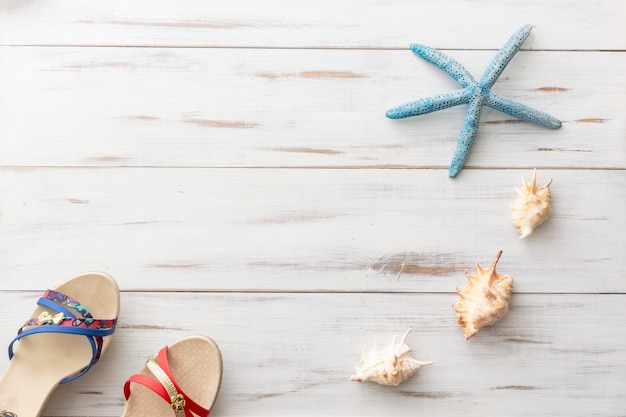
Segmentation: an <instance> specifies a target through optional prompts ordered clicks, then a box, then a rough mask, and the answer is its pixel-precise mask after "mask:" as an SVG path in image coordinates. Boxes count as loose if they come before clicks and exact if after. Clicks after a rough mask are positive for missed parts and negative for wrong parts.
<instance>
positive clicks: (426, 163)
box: [0, 0, 626, 417]
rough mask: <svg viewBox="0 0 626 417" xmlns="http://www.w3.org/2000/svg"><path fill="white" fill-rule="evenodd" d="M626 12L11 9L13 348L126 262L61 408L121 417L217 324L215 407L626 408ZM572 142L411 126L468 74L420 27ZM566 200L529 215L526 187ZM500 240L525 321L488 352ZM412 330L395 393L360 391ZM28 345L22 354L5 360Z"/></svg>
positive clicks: (3, 290)
mask: <svg viewBox="0 0 626 417" xmlns="http://www.w3.org/2000/svg"><path fill="white" fill-rule="evenodd" d="M624 21H626V6H625V5H624V3H623V2H621V1H620V0H604V1H593V2H591V1H583V0H577V1H567V2H564V1H540V0H532V1H530V0H526V1H523V2H521V1H500V2H489V1H471V2H470V1H460V0H457V1H452V0H449V1H421V2H415V1H361V2H354V1H344V0H333V1H316V2H310V3H306V2H290V1H278V0H273V1H265V2H258V1H252V0H239V1H228V2H216V1H185V2H174V1H166V2H156V3H155V2H149V1H132V2H120V1H107V2H104V1H92V2H84V1H78V0H62V1H55V2H42V1H35V0H30V1H28V0H24V1H18V0H2V1H0V135H1V137H0V237H1V238H0V272H1V273H2V279H1V282H2V284H1V287H0V303H2V305H3V306H4V310H3V314H2V316H1V318H0V324H1V326H0V341H2V343H4V344H5V345H6V344H8V343H9V341H10V340H11V338H12V337H13V334H14V332H15V331H16V330H17V327H18V326H19V325H20V324H21V323H22V322H23V320H24V319H25V318H26V316H27V315H28V314H29V313H30V311H31V310H32V305H33V303H34V302H35V300H36V299H37V297H38V295H39V293H40V292H41V291H42V290H44V289H46V288H48V287H51V286H54V285H56V284H57V283H59V282H60V281H62V280H64V279H65V278H67V277H69V276H71V275H74V274H76V273H79V272H83V271H85V270H102V271H105V272H108V273H110V274H111V275H113V276H114V277H115V278H116V279H117V281H118V283H119V285H120V287H121V289H122V291H123V293H122V302H123V305H122V314H121V317H120V325H119V330H118V332H117V333H116V336H115V341H114V343H113V344H112V347H111V350H110V351H109V352H107V354H106V356H105V357H104V358H103V359H102V362H101V363H100V364H98V365H97V367H95V368H94V369H93V370H91V371H90V372H89V373H88V374H87V375H86V376H84V377H83V378H81V380H80V382H79V381H77V382H75V383H70V384H67V385H64V386H62V387H60V388H59V389H58V390H57V391H56V392H55V394H54V395H53V397H52V398H51V400H50V402H49V403H48V406H47V407H46V410H45V412H44V416H47V417H50V416H83V417H84V416H87V417H96V416H107V417H112V416H119V415H121V412H122V409H123V405H124V400H123V395H122V385H123V382H124V380H125V379H126V378H127V377H128V376H129V375H130V374H131V373H133V372H135V371H137V370H139V369H140V368H141V366H142V363H143V361H144V359H145V357H147V356H148V355H151V354H153V353H154V352H156V351H157V350H158V349H159V348H160V347H161V346H163V345H165V344H168V343H170V342H172V341H174V340H177V339H178V338H180V337H183V336H185V335H188V334H190V333H202V334H206V335H208V336H211V337H212V338H214V339H215V340H216V342H217V343H218V344H219V345H220V347H221V349H222V353H223V356H224V361H225V367H224V379H223V381H224V383H223V387H222V390H221V392H220V396H219V398H218V401H217V404H216V406H215V408H214V410H213V413H212V415H215V416H255V415H268V416H269V415H272V416H278V415H285V416H293V415H316V416H331V415H332V416H335V415H354V416H357V415H358V416H379V415H398V416H413V415H430V416H502V415H512V416H528V415H542V416H626V399H624V395H623V392H624V387H626V318H625V317H626V306H625V305H626V295H625V294H626V284H625V282H626V272H625V271H626V261H624V255H625V254H626V237H625V236H626V214H625V213H626V188H625V187H624V183H625V182H626V80H625V78H624V73H625V72H626V56H625V51H626V29H624V26H623V25H624ZM524 23H532V24H533V25H535V27H534V29H533V32H532V34H531V36H530V38H529V39H528V41H527V42H526V44H525V46H524V50H523V51H521V52H519V53H518V54H517V55H516V57H515V58H514V59H513V60H512V62H511V63H510V64H509V66H508V68H507V69H506V71H505V72H504V74H503V76H502V78H501V79H500V80H499V82H498V83H497V84H496V85H495V87H494V89H495V90H496V91H498V92H500V93H502V94H505V95H507V96H510V97H511V98H513V99H516V100H519V101H523V102H525V103H527V104H529V105H531V106H533V107H536V108H539V109H541V110H544V111H547V112H549V113H551V114H553V115H555V116H557V117H559V118H560V119H561V120H563V122H564V123H563V128H562V129H560V130H558V131H549V130H544V129H541V128H538V127H535V126H531V125H528V124H525V123H517V122H516V121H514V120H512V119H510V118H509V117H508V116H505V115H503V114H501V113H498V112H496V111H491V110H486V111H485V112H484V116H483V120H482V125H481V129H480V133H479V138H478V140H477V143H476V144H475V146H474V149H473V152H472V155H471V156H470V159H469V161H468V166H467V167H466V168H465V169H464V170H463V172H462V173H461V174H460V176H459V177H458V178H456V179H454V180H452V179H450V178H448V177H447V166H448V163H449V161H450V158H451V156H452V152H453V149H454V146H455V142H456V138H457V135H458V130H459V128H460V125H461V123H462V119H463V114H464V110H465V109H464V108H463V107H457V108H453V109H448V110H446V111H442V112H438V113H434V114H431V115H427V116H422V117H420V118H410V119H406V120H400V121H397V120H396V121H391V120H388V119H386V118H385V117H384V113H385V111H386V110H387V109H388V108H389V107H392V106H395V105H397V104H400V103H403V102H406V101H410V100H413V99H417V98H419V97H423V96H427V95H431V94H435V93H440V92H444V91H448V90H450V89H453V88H455V87H456V85H455V83H454V82H453V81H452V80H450V79H449V78H448V77H447V76H446V75H445V74H443V73H442V72H441V71H439V70H437V69H436V68H434V67H432V66H431V65H430V64H427V63H425V62H424V61H422V60H420V59H419V58H417V57H415V56H414V55H413V54H412V53H411V52H410V50H409V49H408V45H409V44H410V43H412V42H420V43H424V44H427V45H431V46H434V47H438V48H442V49H445V50H446V53H448V54H450V55H451V56H453V57H455V58H457V59H458V60H459V61H460V62H461V63H463V64H464V65H466V66H467V67H468V69H469V70H470V71H471V72H472V73H474V74H475V75H477V76H478V75H480V74H481V73H482V71H483V69H484V67H485V65H486V64H487V63H488V62H489V60H490V59H491V57H492V56H493V54H494V52H495V50H496V49H498V48H499V47H500V46H501V44H502V43H503V42H504V41H505V40H506V38H507V37H508V36H509V35H510V34H511V33H512V32H513V31H514V30H515V29H516V28H517V27H518V26H520V25H521V24H524ZM535 167H537V168H538V177H539V182H542V183H543V182H546V181H547V180H548V179H549V178H554V183H553V185H552V191H553V200H554V212H553V214H552V217H551V218H550V220H549V221H548V222H547V223H546V224H544V225H543V226H542V227H541V228H539V229H538V230H537V232H536V233H535V234H533V235H532V236H530V237H529V238H528V239H526V240H522V241H520V240H518V238H517V233H516V231H515V230H514V228H513V226H512V224H511V223H510V204H511V203H512V202H513V201H514V199H515V191H514V188H515V187H519V185H520V184H521V178H522V175H524V176H526V178H529V177H530V175H531V173H532V169H533V168H535ZM499 249H502V250H503V251H504V254H503V256H502V259H501V261H500V263H499V270H500V271H501V272H503V273H507V274H510V275H513V276H514V278H515V290H514V296H513V300H512V305H511V312H510V314H509V315H508V316H507V317H506V318H505V319H503V320H502V321H501V322H499V323H498V324H497V325H495V326H492V327H490V328H486V329H483V330H482V331H481V332H480V333H479V334H478V335H477V336H475V337H474V338H473V339H471V340H470V341H467V342H466V341H464V340H463V336H462V332H461V330H460V329H459V328H458V327H457V326H456V323H455V314H454V311H453V310H452V308H451V305H452V304H453V303H454V302H455V301H456V298H457V296H456V295H455V293H454V288H455V287H456V286H463V285H465V277H464V275H463V270H465V269H466V268H470V269H471V268H472V267H473V263H474V262H476V261H478V262H480V263H481V264H489V263H490V262H491V260H492V259H493V257H494V256H495V254H496V252H497V251H498V250H499ZM408 327H413V328H414V332H413V333H412V334H411V336H410V337H409V344H410V345H411V346H412V347H413V348H414V351H415V355H416V357H417V358H418V359H422V360H433V361H435V364H434V365H433V366H430V367H427V368H423V369H422V370H420V372H419V373H418V375H416V376H415V377H413V378H412V379H410V380H409V381H407V382H405V383H404V384H403V385H401V386H399V387H396V388H389V387H382V386H378V385H374V384H358V383H354V382H350V381H349V376H350V375H351V373H352V372H353V367H354V365H355V364H356V363H357V362H358V360H359V356H360V351H361V349H362V348H363V347H365V346H369V345H371V344H373V342H374V340H375V339H380V340H381V341H383V342H388V341H389V340H390V339H391V338H392V336H393V335H394V334H401V333H403V332H404V331H405V330H406V329H407V328H408ZM7 361H8V359H7V358H6V357H0V367H1V368H2V369H4V367H5V366H6V364H7Z"/></svg>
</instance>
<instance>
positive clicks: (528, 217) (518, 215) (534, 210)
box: [511, 169, 552, 239]
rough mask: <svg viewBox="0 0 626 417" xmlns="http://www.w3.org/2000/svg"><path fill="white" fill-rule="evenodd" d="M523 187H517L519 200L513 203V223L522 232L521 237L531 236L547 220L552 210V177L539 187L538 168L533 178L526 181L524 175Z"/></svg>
mask: <svg viewBox="0 0 626 417" xmlns="http://www.w3.org/2000/svg"><path fill="white" fill-rule="evenodd" d="M522 184H523V188H521V189H519V190H518V189H516V191H517V200H516V201H515V204H514V205H513V207H512V208H513V213H512V216H511V217H512V219H513V224H514V225H515V227H516V228H517V231H518V232H519V234H520V237H519V238H520V239H524V238H525V237H528V236H530V234H531V233H532V232H533V230H535V228H536V227H537V226H539V225H540V224H541V223H543V222H545V221H546V220H547V218H548V216H550V213H551V212H552V206H551V204H550V184H552V178H550V181H548V183H547V184H546V185H544V186H543V187H537V170H536V169H535V170H534V171H533V178H532V179H531V180H530V182H526V181H525V180H524V177H522Z"/></svg>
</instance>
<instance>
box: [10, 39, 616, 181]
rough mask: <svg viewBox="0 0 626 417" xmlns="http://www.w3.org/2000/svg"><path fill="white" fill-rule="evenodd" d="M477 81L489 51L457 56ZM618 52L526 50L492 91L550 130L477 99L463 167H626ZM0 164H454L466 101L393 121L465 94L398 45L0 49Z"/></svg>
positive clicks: (328, 165)
mask: <svg viewBox="0 0 626 417" xmlns="http://www.w3.org/2000/svg"><path fill="white" fill-rule="evenodd" d="M450 54H451V55H452V56H454V57H455V58H457V59H458V60H459V61H460V62H463V63H464V64H466V65H467V66H468V69H469V70H470V71H472V72H473V73H474V74H475V75H476V76H477V77H478V76H480V74H481V73H482V72H483V70H484V68H485V66H486V65H487V63H488V62H489V60H490V59H491V58H492V56H493V52H492V51H458V50H457V51H450ZM624 72H626V56H624V54H621V53H609V52H583V53H581V52H543V51H542V52H521V53H519V54H518V55H517V56H516V57H515V58H514V59H513V61H512V62H511V64H510V65H509V67H508V68H507V69H506V71H505V72H504V74H503V77H502V79H501V80H500V81H499V82H498V83H496V85H495V87H494V90H495V91H497V92H499V93H501V94H504V95H506V96H509V97H511V98H513V99H515V100H519V101H521V102H523V103H527V104H529V105H531V106H533V107H536V108H538V109H541V110H543V111H546V112H549V113H551V114H553V115H555V116H556V117H559V118H560V119H561V120H563V127H562V128H561V129H559V130H550V129H544V128H541V127H538V126H534V125H530V124H527V123H521V122H520V123H515V122H516V121H515V120H514V119H512V118H510V117H509V116H506V115H504V114H502V113H500V112H497V111H495V110H491V109H489V108H485V111H484V115H483V118H482V125H481V128H480V132H479V136H478V138H477V142H476V144H475V146H474V149H473V151H472V154H471V155H470V158H469V160H468V162H467V165H468V166H469V167H501V168H510V167H515V168H527V169H530V168H533V167H559V168H624V167H626V141H625V140H624V136H625V134H624V126H626V112H625V111H624V108H626V79H625V78H624V77H623V74H624ZM0 73H1V74H2V77H0V91H2V94H1V95H0V108H1V109H2V111H1V112H0V125H1V126H2V127H3V138H5V140H3V141H2V142H0V164H2V165H34V166H50V165H51V166H64V165H67V166H85V165H87V166H102V165H110V166H120V165H121V166H191V167H209V166H222V167H224V166H226V167H241V166H246V167H259V166H264V167H267V166H270V167H271V166H274V167H276V166H278V167H361V166H369V167H371V166H378V167H388V166H403V167H404V166H406V167H438V168H443V167H447V166H448V164H449V163H450V160H451V158H452V154H453V151H454V148H455V146H456V141H457V138H458V135H459V131H460V128H461V125H462V123H463V118H464V113H465V107H466V106H459V107H455V108H452V109H447V110H445V111H440V112H437V113H433V114H429V115H424V116H421V117H412V118H408V119H404V120H390V119H387V118H386V117H385V112H386V111H387V109H389V108H391V107H393V106H396V105H399V104H402V103H405V102H407V101H412V100H416V99H418V98H421V97H427V96H430V95H434V94H439V93H443V92H447V91H452V90H453V89H456V88H458V85H457V84H456V83H455V82H454V81H453V80H451V79H450V78H449V77H448V76H447V75H446V74H444V73H443V72H442V71H440V70H438V69H437V68H435V67H434V66H433V65H431V64H429V63H427V62H425V61H423V60H421V59H420V58H418V57H416V56H414V54H413V53H412V52H411V51H409V50H408V49H407V50H402V51H361V50H356V51H346V50H291V49H285V50H256V49H200V50H198V49H161V48H157V49H151V48H150V49H141V48H40V47H33V48H0Z"/></svg>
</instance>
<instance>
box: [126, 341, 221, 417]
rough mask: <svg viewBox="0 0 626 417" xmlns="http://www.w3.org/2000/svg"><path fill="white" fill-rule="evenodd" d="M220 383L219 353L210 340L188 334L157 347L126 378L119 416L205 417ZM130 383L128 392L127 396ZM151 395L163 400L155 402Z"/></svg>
mask: <svg viewBox="0 0 626 417" xmlns="http://www.w3.org/2000/svg"><path fill="white" fill-rule="evenodd" d="M221 382H222V355H221V354H220V350H219V348H218V347H217V345H216V344H215V342H213V341H212V340H211V339H209V338H207V337H204V336H191V337H187V338H184V339H181V340H179V341H177V342H175V343H174V344H172V345H170V346H165V347H164V348H163V349H161V350H160V351H159V353H158V355H156V356H154V357H152V358H150V359H148V360H147V361H146V364H145V366H144V367H143V369H142V370H141V372H140V373H139V374H135V375H133V376H131V377H130V378H128V380H127V381H126V383H125V384H124V396H125V397H126V400H127V401H128V402H127V403H126V408H125V409H124V414H123V415H122V417H145V416H154V417H156V416H160V417H162V416H166V415H168V414H170V415H171V413H172V412H174V415H175V416H176V417H193V416H199V417H206V416H207V415H208V414H209V411H210V409H211V408H212V407H213V404H214V403H215V399H216V398H217V393H218V392H219V389H220V384H221ZM131 383H134V384H133V385H132V388H133V389H132V395H131ZM155 394H157V395H159V396H160V397H161V398H163V399H164V400H165V401H155V398H156V397H155Z"/></svg>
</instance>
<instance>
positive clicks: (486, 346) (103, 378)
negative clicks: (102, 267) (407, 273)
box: [0, 291, 626, 417]
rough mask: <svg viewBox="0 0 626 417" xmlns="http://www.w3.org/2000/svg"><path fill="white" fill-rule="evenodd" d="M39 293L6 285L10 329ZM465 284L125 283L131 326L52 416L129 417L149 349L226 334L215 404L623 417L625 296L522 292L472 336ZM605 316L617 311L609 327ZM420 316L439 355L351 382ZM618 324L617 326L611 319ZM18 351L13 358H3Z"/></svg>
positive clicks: (61, 395)
mask: <svg viewBox="0 0 626 417" xmlns="http://www.w3.org/2000/svg"><path fill="white" fill-rule="evenodd" d="M36 297H37V294H35V293H22V292H18V293H11V292H5V291H3V292H0V301H1V302H2V305H3V306H5V312H4V314H3V315H2V318H0V324H1V325H0V338H1V340H3V341H4V342H8V341H9V340H10V339H11V338H12V336H13V329H15V327H16V326H18V325H19V324H20V323H21V321H23V320H24V319H25V317H27V316H28V314H29V313H30V312H31V311H32V310H31V309H30V304H33V303H34V302H35V300H36ZM456 298H457V296H456V295H455V294H313V293H306V294H233V293H230V294H225V293H124V294H122V313H121V316H120V321H119V325H120V328H119V330H118V332H117V334H116V335H115V336H114V337H115V339H114V341H113V343H112V345H111V347H110V350H109V351H107V352H106V354H105V355H104V356H103V358H102V360H101V362H100V363H99V364H97V365H96V366H95V367H94V368H93V369H92V370H91V371H89V373H87V374H86V375H85V376H84V377H82V378H81V379H80V380H77V381H75V382H73V383H70V384H67V385H64V386H62V387H60V388H59V389H58V390H57V391H56V392H55V393H54V395H53V396H52V398H51V400H50V402H49V403H48V406H47V408H46V411H45V412H44V415H45V416H65V417H68V416H94V417H95V416H119V415H121V413H122V409H123V403H124V400H123V394H122V386H123V383H124V381H125V380H126V378H128V377H129V376H130V375H131V374H132V373H134V372H137V371H138V370H139V369H140V368H141V367H142V366H143V362H144V361H145V359H146V357H148V356H151V355H153V354H155V353H156V352H157V351H158V349H160V348H161V347H162V346H163V345H165V344H168V343H171V342H173V341H175V340H177V339H179V338H181V337H184V336H187V335H190V334H197V333H200V334H205V335H207V336H210V337H212V338H213V339H214V340H215V341H216V342H217V343H218V345H219V346H220V348H221V351H222V355H223V359H224V374H223V384H222V388H221V391H220V395H219V397H218V400H217V403H216V406H215V408H214V409H213V414H212V415H218V416H265V415H267V416H270V415H272V416H275V415H281V414H282V415H316V416H326V415H328V416H336V415H346V416H347V415H354V416H356V415H360V416H380V415H390V414H395V415H399V416H414V415H415V414H416V413H419V414H420V415H430V416H479V415H480V416H502V415H510V416H528V415H536V414H539V413H540V414H541V415H546V416H569V417H571V416H588V415H598V416H616V415H620V413H622V412H623V405H624V399H623V388H622V386H621V384H620V383H617V381H621V380H623V375H624V372H625V371H626V369H625V365H624V364H625V363H626V348H625V346H626V338H625V335H626V325H625V322H624V320H619V318H620V317H623V313H624V296H623V295H589V296H586V297H580V296H579V295H564V294H560V295H540V294H534V295H525V294H519V295H514V297H513V299H512V305H511V311H510V313H509V315H508V316H506V317H505V318H504V319H503V320H501V321H500V322H498V323H497V324H496V325H494V326H491V327H487V328H484V329H482V330H481V331H480V332H479V333H478V334H477V335H476V336H475V337H474V338H472V339H470V340H469V341H465V340H464V339H463V335H462V332H461V329H459V328H458V327H457V326H456V323H455V320H456V319H455V315H454V312H453V311H452V308H451V304H453V303H454V302H455V301H456ZM604 323H610V326H608V325H605V324H604ZM409 327H413V329H414V330H413V333H412V334H411V335H410V336H409V339H408V342H409V345H410V346H411V347H412V348H413V353H414V355H415V357H416V358H418V359H420V360H432V361H435V364H433V365H431V366H429V367H424V368H422V369H420V371H419V372H418V374H417V375H415V376H414V377H413V378H411V379H409V380H408V381H406V382H405V383H404V384H402V385H400V386H398V387H384V386H379V385H375V384H371V383H368V384H364V383H356V382H351V381H349V377H350V375H351V374H352V372H353V371H354V365H356V363H357V362H358V360H359V358H360V354H361V349H362V348H364V347H366V346H369V347H371V346H372V345H373V344H374V341H375V340H376V339H379V340H380V342H381V343H389V342H390V341H391V338H392V337H393V335H395V334H397V335H401V334H402V333H404V331H406V330H407V329H408V328H409ZM609 328H610V331H609ZM6 363H7V360H6V358H5V357H1V358H0V366H2V367H3V368H4V366H5V365H6Z"/></svg>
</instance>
